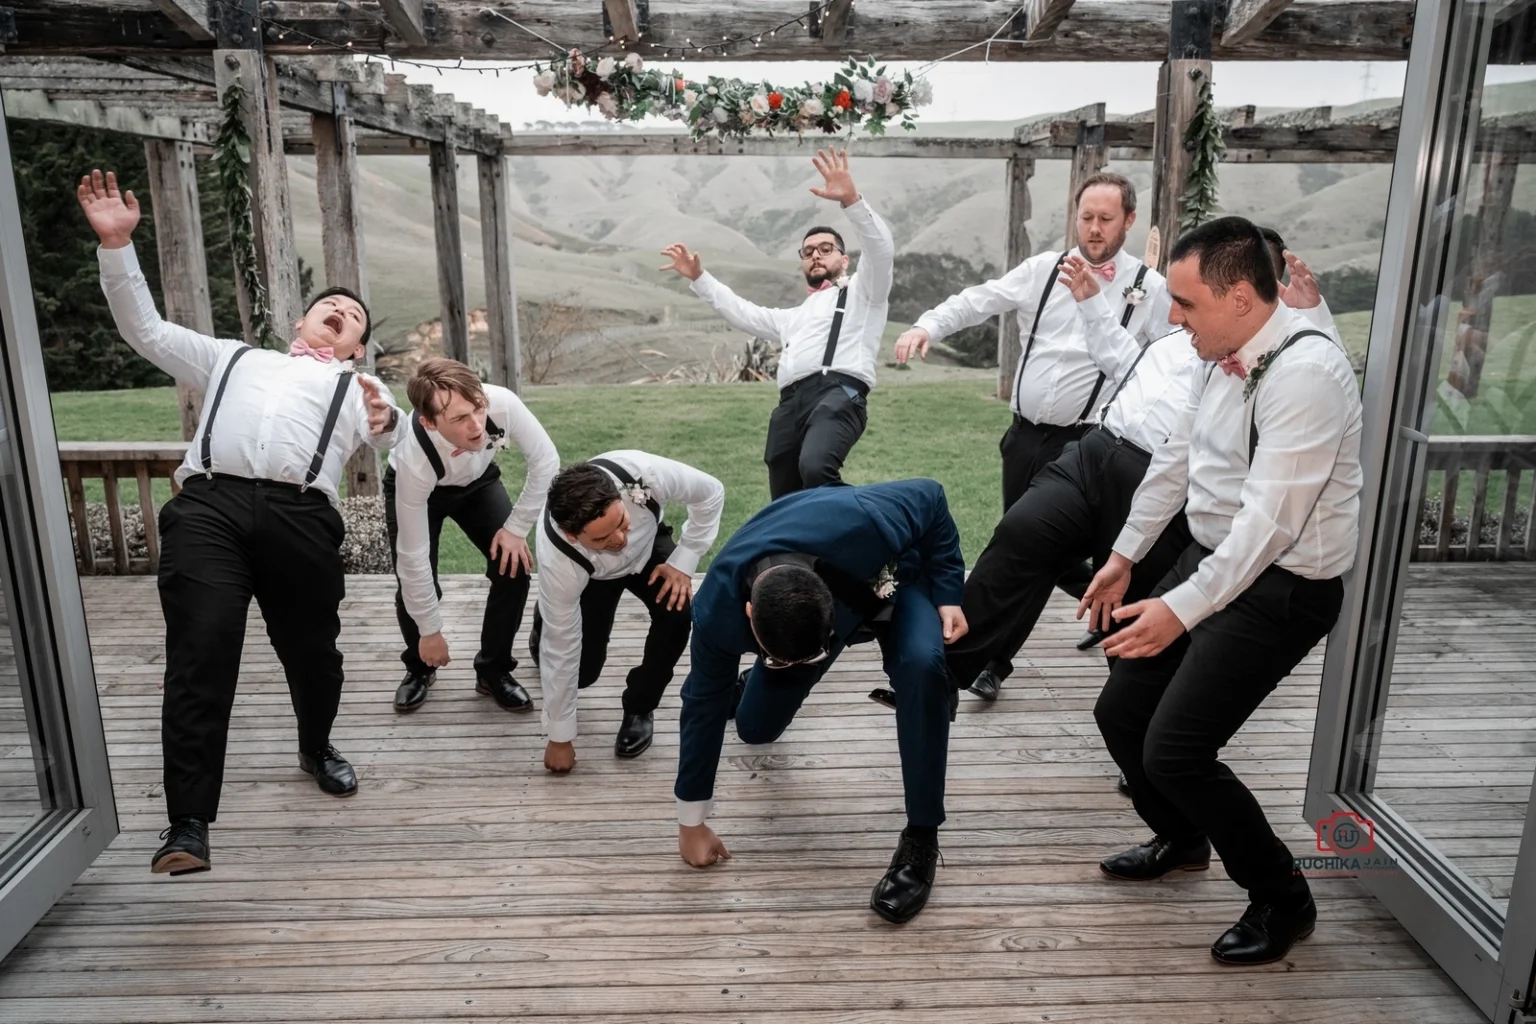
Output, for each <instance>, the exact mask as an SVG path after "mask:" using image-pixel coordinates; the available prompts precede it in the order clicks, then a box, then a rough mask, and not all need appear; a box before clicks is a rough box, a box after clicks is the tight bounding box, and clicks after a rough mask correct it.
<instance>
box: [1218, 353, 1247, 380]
mask: <svg viewBox="0 0 1536 1024" xmlns="http://www.w3.org/2000/svg"><path fill="white" fill-rule="evenodd" d="M1216 365H1217V366H1219V367H1221V372H1222V373H1224V374H1226V375H1227V376H1228V377H1236V378H1237V379H1238V380H1247V379H1248V368H1247V367H1246V366H1244V365H1243V361H1242V360H1241V359H1239V358H1237V353H1236V352H1234V353H1232V354H1231V355H1229V356H1222V357H1221V358H1220V359H1218V360H1216Z"/></svg>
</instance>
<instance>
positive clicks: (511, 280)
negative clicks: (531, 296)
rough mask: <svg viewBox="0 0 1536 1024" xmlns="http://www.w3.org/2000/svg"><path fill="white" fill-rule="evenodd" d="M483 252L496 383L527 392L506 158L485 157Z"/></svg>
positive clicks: (482, 165)
mask: <svg viewBox="0 0 1536 1024" xmlns="http://www.w3.org/2000/svg"><path fill="white" fill-rule="evenodd" d="M477 161H478V163H479V165H480V249H481V254H482V256H483V257H484V260H485V321H486V328H487V330H488V331H489V333H490V343H491V383H493V384H500V385H501V386H502V387H504V388H511V389H512V390H513V391H516V392H517V393H519V394H521V393H522V390H523V351H522V344H521V339H520V338H519V336H518V330H517V274H516V272H515V270H514V269H513V266H512V224H511V221H510V220H509V219H508V205H509V204H508V198H507V158H506V157H502V156H482V157H478V158H477Z"/></svg>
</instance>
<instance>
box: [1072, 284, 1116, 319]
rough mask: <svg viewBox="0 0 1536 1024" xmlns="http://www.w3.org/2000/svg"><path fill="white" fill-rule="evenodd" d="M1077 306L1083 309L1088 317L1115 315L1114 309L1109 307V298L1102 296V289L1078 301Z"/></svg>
mask: <svg viewBox="0 0 1536 1024" xmlns="http://www.w3.org/2000/svg"><path fill="white" fill-rule="evenodd" d="M1077 308H1078V309H1081V310H1082V311H1083V315H1084V316H1087V317H1090V318H1102V317H1106V316H1109V317H1112V316H1114V315H1115V311H1114V310H1113V309H1112V308H1111V307H1110V305H1109V300H1108V299H1107V298H1105V297H1104V292H1103V290H1102V289H1100V290H1099V291H1096V292H1094V293H1093V294H1092V295H1090V296H1088V297H1087V298H1086V299H1084V300H1082V301H1081V302H1079V303H1078V304H1077Z"/></svg>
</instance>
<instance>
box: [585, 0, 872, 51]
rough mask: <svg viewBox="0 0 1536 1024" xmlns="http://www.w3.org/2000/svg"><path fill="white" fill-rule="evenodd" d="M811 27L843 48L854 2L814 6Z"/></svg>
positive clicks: (846, 0)
mask: <svg viewBox="0 0 1536 1024" xmlns="http://www.w3.org/2000/svg"><path fill="white" fill-rule="evenodd" d="M616 2H620V3H630V4H633V3H634V0H608V5H609V6H610V7H612V6H613V5H614V4H615V3H616ZM813 9H814V11H815V13H814V14H813V15H812V17H811V20H810V23H809V27H810V30H811V35H813V36H816V37H817V38H819V39H821V41H822V42H824V43H827V44H828V45H830V46H842V45H843V44H844V43H846V42H847V41H848V23H849V22H851V21H852V20H853V0H827V3H826V6H819V5H813Z"/></svg>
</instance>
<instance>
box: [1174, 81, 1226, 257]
mask: <svg viewBox="0 0 1536 1024" xmlns="http://www.w3.org/2000/svg"><path fill="white" fill-rule="evenodd" d="M1223 128H1224V126H1223V125H1222V123H1221V119H1220V118H1218V117H1217V116H1216V103H1215V101H1214V100H1213V99H1212V98H1211V80H1210V78H1206V80H1205V82H1204V84H1202V85H1201V86H1200V103H1199V105H1198V106H1197V107H1196V108H1195V114H1194V116H1193V117H1191V118H1190V119H1189V126H1188V127H1187V128H1185V129H1184V148H1185V149H1186V150H1188V151H1189V153H1190V155H1191V158H1190V163H1189V174H1188V175H1187V176H1186V177H1185V179H1184V200H1183V203H1182V207H1183V210H1182V212H1181V213H1180V214H1179V228H1180V229H1181V230H1184V231H1188V230H1189V229H1191V228H1197V227H1199V226H1200V225H1201V224H1204V223H1205V222H1206V221H1208V220H1210V219H1211V218H1213V217H1214V216H1215V215H1216V214H1217V212H1218V211H1219V210H1220V209H1221V206H1220V204H1219V203H1218V202H1217V192H1218V184H1217V179H1216V167H1217V165H1218V164H1220V163H1221V159H1222V157H1224V156H1225V155H1226V153H1227V143H1226V140H1225V139H1223V138H1222V131H1223Z"/></svg>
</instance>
